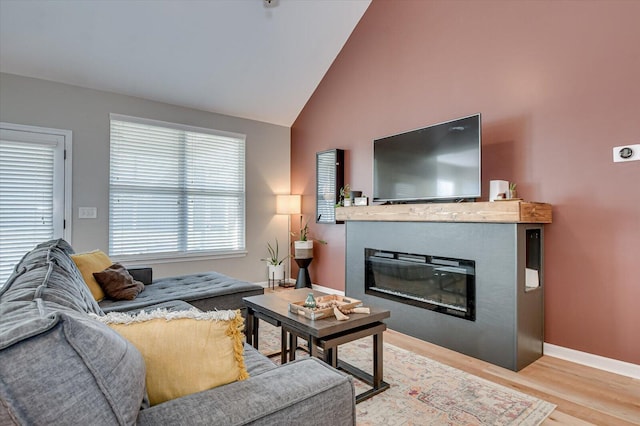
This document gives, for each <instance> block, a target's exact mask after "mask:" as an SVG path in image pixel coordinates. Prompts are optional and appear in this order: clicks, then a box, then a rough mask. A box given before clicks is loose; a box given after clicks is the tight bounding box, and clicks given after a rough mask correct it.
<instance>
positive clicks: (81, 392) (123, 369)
mask: <svg viewBox="0 0 640 426" xmlns="http://www.w3.org/2000/svg"><path fill="white" fill-rule="evenodd" d="M30 317H31V320H37V319H38V318H46V319H48V320H49V328H48V329H44V330H42V332H41V333H39V334H35V335H32V336H31V337H29V338H27V339H24V340H22V341H20V342H13V344H10V345H9V346H3V347H2V348H0V358H1V359H2V362H0V377H2V380H0V400H2V401H3V405H4V409H5V410H6V411H7V412H8V413H9V416H10V418H12V419H14V421H15V422H17V423H18V424H25V425H26V424H43V425H44V424H46V425H63V424H64V425H69V424H91V425H113V424H120V425H125V424H127V425H130V424H133V423H135V421H136V418H137V415H138V411H139V409H140V405H141V403H142V400H143V396H144V371H145V367H144V361H143V359H142V356H141V355H140V353H139V352H138V351H137V350H136V349H135V347H133V345H131V344H130V343H129V342H127V341H126V340H125V339H123V338H122V337H121V336H120V335H118V333H116V332H114V331H113V330H111V329H109V328H108V327H106V326H105V325H103V324H100V323H98V322H97V321H94V320H92V319H90V318H88V316H87V315H86V314H83V313H73V312H53V313H52V312H47V310H46V309H44V310H42V311H41V310H39V309H38V303H37V302H34V303H33V305H32V309H31V310H30ZM28 320H29V319H28V318H25V321H28ZM3 326H4V321H3V324H2V325H0V327H3Z"/></svg>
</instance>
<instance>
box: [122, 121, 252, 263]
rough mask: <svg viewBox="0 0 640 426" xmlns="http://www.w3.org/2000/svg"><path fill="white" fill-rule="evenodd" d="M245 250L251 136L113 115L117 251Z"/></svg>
mask: <svg viewBox="0 0 640 426" xmlns="http://www.w3.org/2000/svg"><path fill="white" fill-rule="evenodd" d="M244 250H245V137H244V135H238V134H231V133H226V132H219V131H214V130H208V129H200V128H192V127H186V126H181V125H177V124H171V123H164V122H156V121H152V120H143V119H137V118H133V117H124V116H119V115H115V114H112V115H111V166H110V194H109V253H110V254H111V255H120V256H131V257H134V258H136V257H137V258H148V257H162V258H164V257H175V256H188V255H203V254H229V253H235V252H242V251H244ZM149 255H153V256H149Z"/></svg>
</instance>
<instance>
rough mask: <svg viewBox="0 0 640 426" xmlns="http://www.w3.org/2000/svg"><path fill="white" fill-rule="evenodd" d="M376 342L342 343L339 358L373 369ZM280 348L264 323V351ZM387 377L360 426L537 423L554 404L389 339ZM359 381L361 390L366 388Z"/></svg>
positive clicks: (364, 406) (360, 410)
mask: <svg viewBox="0 0 640 426" xmlns="http://www.w3.org/2000/svg"><path fill="white" fill-rule="evenodd" d="M372 340H373V339H372V338H371V337H368V338H364V339H360V340H357V341H355V342H351V343H348V344H346V345H342V346H340V348H339V351H338V355H339V358H340V359H341V360H344V361H346V362H348V363H350V364H352V365H354V366H356V367H358V368H360V369H362V370H364V371H368V372H371V366H372V362H373V361H372V349H371V346H372ZM279 348H280V330H279V329H276V328H275V327H273V326H271V325H269V324H266V323H264V322H261V324H260V351H261V352H263V353H265V354H268V353H273V352H275V351H277V350H279ZM299 353H300V355H297V357H304V356H308V355H307V354H306V353H304V352H302V351H299ZM272 360H273V361H275V362H277V363H279V362H280V357H279V356H278V357H274V358H272ZM384 380H385V381H386V382H388V383H389V384H390V385H391V388H390V389H388V390H386V391H384V392H382V393H380V394H378V395H376V396H374V397H372V398H370V399H368V400H365V401H363V402H361V403H360V404H358V405H356V413H357V424H358V425H361V426H368V425H407V426H409V425H438V426H439V425H539V424H540V423H542V421H543V420H544V419H545V418H547V416H548V415H549V414H551V412H552V411H553V410H554V409H555V407H556V406H555V405H553V404H551V403H549V402H546V401H542V400H540V399H538V398H535V397H532V396H529V395H526V394H524V393H521V392H518V391H515V390H512V389H509V388H507V387H504V386H501V385H498V384H495V383H492V382H489V381H487V380H484V379H481V378H479V377H476V376H473V375H471V374H468V373H465V372H464V371H461V370H458V369H455V368H452V367H449V366H447V365H444V364H441V363H439V362H436V361H433V360H431V359H429V358H426V357H423V356H420V355H417V354H414V353H412V352H409V351H406V350H404V349H401V348H398V347H396V346H393V345H390V344H388V343H385V344H384ZM355 383H356V393H357V394H358V393H360V392H362V391H364V390H366V389H367V385H366V384H364V383H361V382H359V381H357V380H356V381H355Z"/></svg>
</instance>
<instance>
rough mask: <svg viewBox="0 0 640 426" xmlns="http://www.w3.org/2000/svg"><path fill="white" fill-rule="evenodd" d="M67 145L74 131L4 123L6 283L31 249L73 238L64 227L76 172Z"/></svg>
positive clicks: (0, 239)
mask: <svg viewBox="0 0 640 426" xmlns="http://www.w3.org/2000/svg"><path fill="white" fill-rule="evenodd" d="M52 132H53V133H52ZM67 146H68V148H69V151H70V148H71V132H70V131H64V130H55V129H43V128H39V127H33V126H22V125H17V124H10V123H2V124H1V126H0V287H2V286H3V284H4V283H5V281H6V280H7V278H9V276H10V275H11V273H12V271H13V268H14V266H15V264H16V263H18V261H20V259H21V258H22V256H24V254H25V253H26V252H27V251H29V250H31V249H33V248H34V247H35V246H36V245H37V244H39V243H41V242H43V241H47V240H50V239H52V238H61V237H65V238H69V235H68V234H65V230H64V223H65V209H66V208H67V205H66V203H67V201H65V199H66V198H67V197H69V198H70V188H68V190H67V191H66V190H65V183H66V181H69V182H70V173H71V171H70V158H69V165H68V167H65V149H66V147H67ZM65 173H67V174H68V175H69V177H68V179H66V178H65ZM68 203H69V206H70V200H68ZM69 209H70V207H69Z"/></svg>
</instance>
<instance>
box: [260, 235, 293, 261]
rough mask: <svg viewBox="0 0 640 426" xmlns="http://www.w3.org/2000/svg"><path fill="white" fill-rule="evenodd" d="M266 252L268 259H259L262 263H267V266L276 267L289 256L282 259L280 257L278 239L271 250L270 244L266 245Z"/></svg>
mask: <svg viewBox="0 0 640 426" xmlns="http://www.w3.org/2000/svg"><path fill="white" fill-rule="evenodd" d="M267 251H268V252H269V257H267V258H264V259H260V260H262V261H264V262H267V263H268V264H269V265H273V266H278V265H280V264H282V262H284V260H285V259H286V258H287V257H289V255H286V256H284V257H283V258H282V259H279V257H280V247H279V245H278V239H277V238H276V247H275V248H273V246H272V245H271V243H267Z"/></svg>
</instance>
